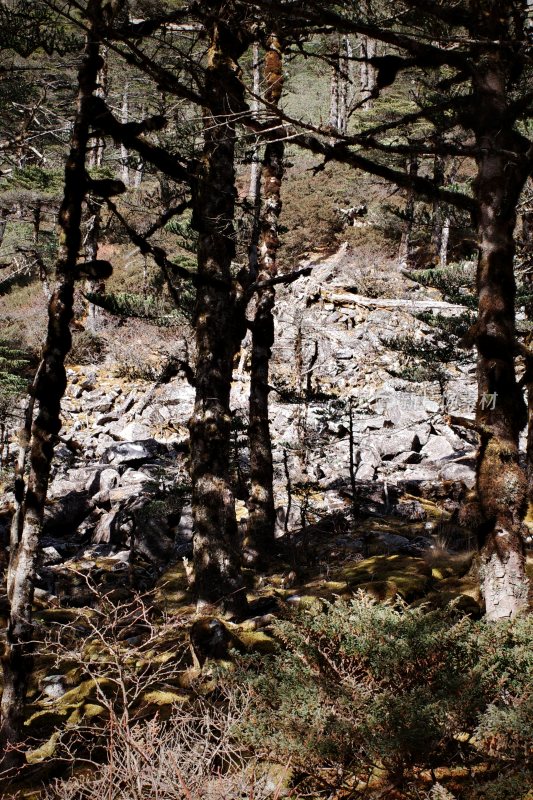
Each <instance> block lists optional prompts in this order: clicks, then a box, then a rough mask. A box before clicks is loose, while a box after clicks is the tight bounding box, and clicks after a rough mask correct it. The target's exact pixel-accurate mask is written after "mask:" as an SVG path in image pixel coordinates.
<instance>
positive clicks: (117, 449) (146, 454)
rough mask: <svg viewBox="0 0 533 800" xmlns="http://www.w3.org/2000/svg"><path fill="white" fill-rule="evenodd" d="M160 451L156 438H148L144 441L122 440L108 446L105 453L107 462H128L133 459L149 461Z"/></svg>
mask: <svg viewBox="0 0 533 800" xmlns="http://www.w3.org/2000/svg"><path fill="white" fill-rule="evenodd" d="M157 452H158V444H157V442H156V441H155V439H146V440H144V441H142V442H120V443H117V444H114V445H111V447H108V448H107V450H106V451H105V453H104V454H103V458H102V460H103V462H104V463H105V464H113V465H117V464H127V463H129V462H132V461H139V462H141V461H149V460H150V459H152V458H154V457H155V456H156V455H157Z"/></svg>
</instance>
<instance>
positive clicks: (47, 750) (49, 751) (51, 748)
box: [26, 731, 60, 764]
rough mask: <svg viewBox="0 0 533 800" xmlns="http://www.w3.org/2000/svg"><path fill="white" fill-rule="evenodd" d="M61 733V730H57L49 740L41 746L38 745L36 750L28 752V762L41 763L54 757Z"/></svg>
mask: <svg viewBox="0 0 533 800" xmlns="http://www.w3.org/2000/svg"><path fill="white" fill-rule="evenodd" d="M59 735H60V734H59V731H55V733H53V734H52V735H51V736H50V738H49V739H48V741H46V742H45V743H44V744H42V745H41V746H40V747H37V748H36V749H35V750H30V751H29V752H27V753H26V761H27V762H28V764H40V763H41V761H46V760H47V759H48V758H52V756H53V755H54V754H55V751H56V749H57V743H58V741H59Z"/></svg>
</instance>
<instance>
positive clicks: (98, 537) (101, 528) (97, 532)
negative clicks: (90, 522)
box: [92, 508, 118, 544]
mask: <svg viewBox="0 0 533 800" xmlns="http://www.w3.org/2000/svg"><path fill="white" fill-rule="evenodd" d="M117 515H118V509H116V508H114V509H112V510H111V511H108V512H106V513H105V514H102V516H101V517H100V520H99V521H98V523H97V525H96V528H95V529H94V533H93V536H92V540H93V542H94V543H95V544H110V543H111V542H112V541H113V540H114V538H115V532H116V522H117Z"/></svg>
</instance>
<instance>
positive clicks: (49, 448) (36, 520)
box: [0, 0, 101, 767]
mask: <svg viewBox="0 0 533 800" xmlns="http://www.w3.org/2000/svg"><path fill="white" fill-rule="evenodd" d="M87 16H88V18H89V19H90V20H91V29H90V33H89V35H88V37H87V43H86V46H85V51H84V58H83V61H82V64H81V67H80V70H79V73H78V83H79V93H78V110H77V114H76V119H75V122H74V128H73V133H72V139H71V150H70V155H69V157H68V160H67V164H66V167H65V189H64V198H63V202H62V205H61V209H60V212H59V225H60V228H61V235H60V245H59V252H58V261H57V264H56V277H57V285H56V287H55V289H54V292H53V294H52V297H51V300H50V303H49V308H48V333H47V337H46V342H45V347H44V351H43V358H42V362H41V365H40V368H39V371H38V374H37V379H36V382H35V388H34V393H35V395H34V396H35V401H36V402H37V403H38V409H39V410H38V414H37V416H36V418H35V420H34V422H33V426H32V430H31V443H30V457H29V464H30V466H29V476H28V482H27V487H26V490H25V492H24V491H23V488H22V487H19V491H20V492H23V498H22V508H21V513H20V514H17V515H16V516H15V520H14V525H13V529H12V533H11V548H10V558H9V566H8V574H7V591H8V600H9V620H8V628H7V637H6V645H5V649H4V654H3V657H2V667H3V678H4V690H3V694H2V702H1V729H0V744H1V746H2V749H3V758H2V764H3V766H4V767H6V766H11V765H12V764H14V763H16V762H17V760H18V759H19V758H20V754H19V753H18V752H17V751H16V750H10V749H9V745H10V744H12V743H15V742H17V741H18V740H19V738H20V735H21V728H22V723H23V714H24V704H25V697H26V689H27V683H28V678H29V676H30V674H31V671H32V667H33V646H32V639H33V624H32V602H33V593H34V580H35V562H36V555H37V549H38V545H39V538H40V533H41V527H42V520H43V513H44V504H45V500H46V493H47V488H48V480H49V476H50V465H51V461H52V456H53V452H54V446H55V443H56V440H57V434H58V433H59V430H60V428H61V420H60V404H61V398H62V396H63V394H64V391H65V386H66V373H65V366H64V360H65V356H66V354H67V353H68V351H69V349H70V345H71V335H70V330H69V324H70V321H71V319H72V309H73V297H74V283H75V280H76V264H77V258H78V251H79V248H80V244H81V236H80V224H81V214H82V204H83V200H84V196H85V190H86V178H85V161H86V154H87V143H88V139H89V125H90V119H91V112H90V102H91V99H92V95H93V91H94V89H95V88H96V83H97V73H98V70H99V68H100V67H101V58H100V56H99V52H98V50H99V45H98V31H99V25H100V19H101V0H93V2H91V3H90V4H89V7H88V10H87Z"/></svg>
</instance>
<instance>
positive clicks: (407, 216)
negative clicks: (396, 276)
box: [398, 156, 418, 269]
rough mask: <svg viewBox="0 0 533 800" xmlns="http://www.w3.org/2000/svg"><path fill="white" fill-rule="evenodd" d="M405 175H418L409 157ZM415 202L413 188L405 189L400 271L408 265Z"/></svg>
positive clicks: (399, 258) (416, 164)
mask: <svg viewBox="0 0 533 800" xmlns="http://www.w3.org/2000/svg"><path fill="white" fill-rule="evenodd" d="M407 173H408V175H409V177H410V178H416V177H417V175H418V161H417V160H416V158H414V157H413V156H411V157H410V158H409V160H408V162H407ZM415 201H416V195H415V191H414V189H413V187H412V186H410V187H409V188H408V189H407V197H406V200H405V211H404V221H403V227H402V238H401V240H400V247H399V251H398V261H399V264H400V266H401V267H402V269H406V268H407V266H408V264H409V256H410V254H411V236H412V232H413V223H414V220H415Z"/></svg>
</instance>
